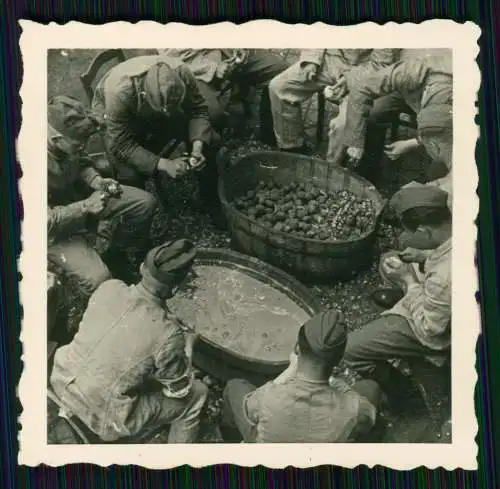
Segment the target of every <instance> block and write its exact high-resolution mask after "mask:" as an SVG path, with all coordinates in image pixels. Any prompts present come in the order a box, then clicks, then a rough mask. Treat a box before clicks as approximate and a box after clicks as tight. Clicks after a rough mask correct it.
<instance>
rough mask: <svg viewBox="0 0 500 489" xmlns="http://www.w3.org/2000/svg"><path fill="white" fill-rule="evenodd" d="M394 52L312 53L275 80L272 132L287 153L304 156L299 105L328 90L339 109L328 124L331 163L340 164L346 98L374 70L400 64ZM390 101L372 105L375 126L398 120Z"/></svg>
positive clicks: (323, 51) (316, 51) (343, 50)
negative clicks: (392, 119) (396, 63)
mask: <svg viewBox="0 0 500 489" xmlns="http://www.w3.org/2000/svg"><path fill="white" fill-rule="evenodd" d="M397 54H398V53H397V50H395V49H308V50H304V51H302V53H301V56H300V59H299V61H298V62H297V63H295V64H294V65H292V66H290V68H288V69H287V70H285V71H283V72H282V73H281V74H279V75H278V76H276V77H275V78H274V79H273V80H272V81H271V83H270V84H269V93H270V98H271V110H272V113H273V121H274V133H275V136H276V140H277V144H278V147H279V148H281V149H282V150H284V151H289V152H298V153H304V152H308V148H307V146H306V145H305V141H304V124H303V120H302V111H301V104H302V103H303V102H304V101H306V100H307V99H309V98H310V97H312V96H313V95H314V94H315V93H317V92H319V91H321V90H324V89H327V90H326V91H325V94H326V95H327V98H328V99H330V100H332V101H333V102H334V103H336V104H338V105H339V107H338V110H339V112H338V114H337V116H336V117H335V118H334V119H333V120H332V122H331V123H330V144H329V150H328V159H329V160H330V161H334V162H337V163H339V162H340V160H341V157H342V156H343V150H344V146H343V131H344V126H345V98H346V96H348V93H349V90H350V87H351V85H352V84H353V83H354V82H355V81H356V80H357V79H358V78H363V77H364V76H366V74H367V73H370V72H371V71H376V70H379V69H380V68H383V67H385V66H388V65H391V64H392V63H394V62H395V61H396V57H397ZM394 111H395V107H394V106H393V103H392V99H391V98H390V97H389V98H386V99H381V100H379V101H378V102H377V104H376V105H375V106H374V108H373V111H372V114H371V115H372V119H373V121H374V122H377V123H381V122H386V121H387V120H388V119H390V117H392V116H393V115H394Z"/></svg>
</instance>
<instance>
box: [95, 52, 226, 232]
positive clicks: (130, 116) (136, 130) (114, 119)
mask: <svg viewBox="0 0 500 489" xmlns="http://www.w3.org/2000/svg"><path fill="white" fill-rule="evenodd" d="M92 107H93V111H94V112H95V114H96V115H97V116H98V117H100V118H102V120H103V121H104V124H105V126H106V136H105V141H106V147H107V152H108V155H109V157H110V158H111V160H112V162H113V165H114V166H115V168H116V172H117V178H118V180H119V181H120V182H122V183H125V184H128V185H132V186H135V187H138V188H144V186H145V183H146V180H147V179H148V178H149V177H155V176H160V177H161V176H163V175H165V176H168V177H170V178H172V179H178V178H181V177H182V176H184V175H185V174H186V173H187V172H188V170H189V168H190V166H189V164H188V158H184V157H179V158H174V159H169V158H168V157H166V156H164V150H165V148H166V147H168V143H169V142H171V141H172V140H174V139H175V140H179V139H180V140H182V141H186V142H187V143H188V147H189V151H190V153H191V156H192V157H194V159H195V160H196V163H197V165H199V166H198V168H199V171H198V172H197V174H198V176H199V184H200V194H201V197H202V200H203V201H204V208H205V209H207V210H208V211H210V212H211V213H212V216H213V217H214V218H216V219H215V220H216V223H218V224H221V220H220V214H219V206H218V197H217V180H218V175H217V167H216V164H215V157H216V154H217V150H218V147H219V141H220V137H219V136H218V134H217V133H216V132H215V131H214V130H213V129H212V126H211V125H210V118H209V114H208V107H207V104H206V102H205V99H204V98H203V96H202V95H201V93H200V91H199V89H198V85H197V82H196V79H195V78H194V76H193V74H192V73H191V72H190V71H189V68H188V67H187V66H186V65H185V64H184V63H182V61H180V60H178V59H174V58H171V57H169V56H167V55H153V56H138V57H135V58H131V59H128V60H127V61H125V62H123V63H120V64H119V65H117V66H115V67H113V68H112V69H111V70H110V71H109V72H108V73H107V74H106V75H104V77H103V78H102V80H101V81H100V82H99V84H98V86H97V87H96V90H95V95H94V100H93V104H92ZM189 160H191V158H189Z"/></svg>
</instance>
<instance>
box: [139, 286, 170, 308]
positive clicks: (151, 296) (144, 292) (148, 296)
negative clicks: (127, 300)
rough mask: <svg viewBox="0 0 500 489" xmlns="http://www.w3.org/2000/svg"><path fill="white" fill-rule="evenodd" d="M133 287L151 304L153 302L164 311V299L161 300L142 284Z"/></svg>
mask: <svg viewBox="0 0 500 489" xmlns="http://www.w3.org/2000/svg"><path fill="white" fill-rule="evenodd" d="M132 287H134V289H135V291H136V292H137V293H138V294H139V295H141V296H142V297H144V298H145V299H147V300H149V301H150V302H153V303H154V304H156V305H158V306H160V307H161V308H163V309H164V308H165V301H163V299H161V298H160V297H158V296H157V295H155V294H153V293H152V292H150V291H149V290H148V289H146V287H144V285H142V283H141V282H139V283H138V284H137V285H133V286H132Z"/></svg>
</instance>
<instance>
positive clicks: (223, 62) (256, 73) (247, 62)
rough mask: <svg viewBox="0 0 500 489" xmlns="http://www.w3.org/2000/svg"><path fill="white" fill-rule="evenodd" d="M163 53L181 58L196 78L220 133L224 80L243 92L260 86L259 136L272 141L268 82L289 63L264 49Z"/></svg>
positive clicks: (224, 118) (223, 122) (224, 120)
mask: <svg viewBox="0 0 500 489" xmlns="http://www.w3.org/2000/svg"><path fill="white" fill-rule="evenodd" d="M164 52H165V53H166V54H168V55H170V56H174V57H177V58H179V59H180V60H182V61H183V62H184V63H186V64H187V65H188V66H189V69H190V70H191V72H192V73H193V75H194V76H195V78H196V80H197V81H198V88H199V89H200V92H201V93H202V95H203V97H204V98H205V100H206V102H207V104H208V111H209V114H210V119H211V121H212V124H213V125H214V127H216V128H217V130H218V131H219V132H220V131H222V129H223V128H224V127H226V125H227V123H228V120H227V114H226V110H225V107H224V103H223V101H222V98H221V90H222V89H223V87H224V85H225V84H226V83H228V82H229V83H231V85H232V87H233V88H234V87H235V86H238V88H239V89H240V90H242V91H243V94H241V95H244V94H245V92H246V91H247V90H248V89H249V88H250V87H252V86H255V87H259V88H260V87H262V88H263V91H262V99H261V105H260V120H261V124H262V125H263V126H262V127H261V128H260V133H261V139H262V140H264V142H270V141H273V138H272V136H273V128H272V116H271V108H270V103H269V90H268V84H269V82H270V81H271V80H272V79H273V78H274V77H275V76H276V75H279V74H280V73H281V72H282V71H284V70H286V69H287V68H288V66H289V64H288V63H287V62H286V61H285V60H284V59H283V58H282V57H281V56H278V55H277V54H273V53H271V52H269V50H266V49H165V50H164Z"/></svg>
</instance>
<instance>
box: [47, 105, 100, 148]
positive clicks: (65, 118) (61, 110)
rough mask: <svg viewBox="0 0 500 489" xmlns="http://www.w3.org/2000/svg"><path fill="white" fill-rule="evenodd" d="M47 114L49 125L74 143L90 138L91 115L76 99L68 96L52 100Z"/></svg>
mask: <svg viewBox="0 0 500 489" xmlns="http://www.w3.org/2000/svg"><path fill="white" fill-rule="evenodd" d="M47 113H48V123H49V125H51V126H52V127H53V128H54V129H55V130H56V131H57V132H59V133H60V134H61V135H62V136H64V137H65V138H67V139H71V140H73V141H82V140H84V139H86V138H88V136H89V134H88V127H89V120H90V114H89V111H88V110H87V109H86V108H85V106H84V105H83V104H82V103H81V102H80V101H79V100H77V99H76V98H73V97H69V96H67V95H56V96H54V97H52V98H50V99H49V101H48V106H47ZM96 125H97V124H96Z"/></svg>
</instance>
